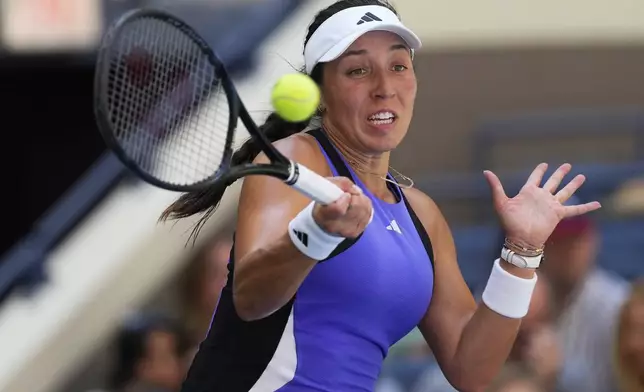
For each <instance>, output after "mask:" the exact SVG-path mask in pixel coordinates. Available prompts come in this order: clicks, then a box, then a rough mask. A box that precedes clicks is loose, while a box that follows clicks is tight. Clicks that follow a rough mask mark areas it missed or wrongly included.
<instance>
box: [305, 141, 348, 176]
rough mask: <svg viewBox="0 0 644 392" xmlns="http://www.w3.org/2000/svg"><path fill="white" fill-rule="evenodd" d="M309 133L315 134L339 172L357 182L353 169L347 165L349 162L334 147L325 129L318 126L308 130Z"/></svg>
mask: <svg viewBox="0 0 644 392" xmlns="http://www.w3.org/2000/svg"><path fill="white" fill-rule="evenodd" d="M308 134H309V135H311V136H313V137H314V138H315V139H316V140H317V141H318V143H320V146H321V147H322V149H323V150H324V152H326V155H327V156H328V157H329V159H330V160H331V163H332V164H333V166H334V167H335V170H337V171H338V174H339V175H340V176H342V177H346V178H348V179H350V180H351V181H353V182H356V181H355V179H354V178H353V176H352V175H351V171H350V170H349V168H348V167H347V164H346V163H345V162H344V160H343V159H342V158H341V157H340V154H339V153H338V150H336V149H335V147H333V145H332V144H331V141H330V140H329V138H328V137H327V136H326V134H325V133H324V131H323V130H322V129H321V128H316V129H312V130H310V131H308Z"/></svg>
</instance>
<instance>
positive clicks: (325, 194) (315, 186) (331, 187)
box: [286, 162, 344, 205]
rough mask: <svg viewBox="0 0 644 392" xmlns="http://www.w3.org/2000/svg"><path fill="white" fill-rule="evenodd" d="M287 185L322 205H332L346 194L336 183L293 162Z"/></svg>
mask: <svg viewBox="0 0 644 392" xmlns="http://www.w3.org/2000/svg"><path fill="white" fill-rule="evenodd" d="M286 183H287V184H288V185H290V186H292V187H293V188H295V189H297V190H298V191H300V192H301V193H303V194H305V195H306V196H308V197H309V198H310V199H312V200H315V201H316V202H318V203H320V204H325V205H326V204H331V203H333V202H334V201H336V200H338V199H339V198H340V197H342V195H343V194H344V192H343V191H342V190H341V189H340V188H339V187H338V186H337V185H335V184H334V183H332V182H331V181H329V180H327V179H326V178H324V177H322V176H321V175H319V174H317V173H316V172H314V171H312V170H310V169H309V168H307V167H306V166H303V165H300V164H299V163H297V162H291V175H290V177H289V179H288V180H287V181H286Z"/></svg>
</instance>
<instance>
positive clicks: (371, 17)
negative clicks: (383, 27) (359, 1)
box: [357, 12, 382, 25]
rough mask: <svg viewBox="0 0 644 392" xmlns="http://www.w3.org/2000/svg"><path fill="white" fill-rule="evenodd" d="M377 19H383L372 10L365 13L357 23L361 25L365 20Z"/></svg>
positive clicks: (379, 20)
mask: <svg viewBox="0 0 644 392" xmlns="http://www.w3.org/2000/svg"><path fill="white" fill-rule="evenodd" d="M375 21H378V22H382V19H380V18H379V17H377V16H376V15H374V14H372V13H371V12H367V13H366V14H364V16H363V17H362V18H360V20H359V21H358V23H357V24H359V25H361V24H363V23H365V22H375Z"/></svg>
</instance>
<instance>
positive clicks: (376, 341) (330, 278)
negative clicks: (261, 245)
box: [279, 132, 434, 392]
mask: <svg viewBox="0 0 644 392" xmlns="http://www.w3.org/2000/svg"><path fill="white" fill-rule="evenodd" d="M320 133H321V132H319V133H318V134H314V136H316V138H317V139H318V143H319V144H320V148H321V149H322V152H323V153H324V156H325V157H326V160H327V163H328V164H329V166H330V167H331V170H332V172H333V174H334V175H335V176H339V175H343V173H344V175H346V173H347V171H348V172H349V174H350V175H351V177H352V179H353V181H354V182H355V183H356V185H358V186H359V187H360V188H362V190H363V191H364V192H365V194H366V195H367V196H368V197H369V198H370V199H371V201H372V203H373V207H374V218H373V221H372V222H371V224H369V226H368V227H367V228H366V230H365V232H364V233H363V235H362V236H361V237H359V239H358V240H357V241H356V242H355V243H354V244H352V245H351V246H350V247H349V248H348V249H346V250H345V251H344V252H342V253H340V254H339V255H337V256H334V257H332V258H330V259H328V260H326V261H324V262H321V263H320V264H319V265H317V266H316V267H315V268H314V269H313V271H312V272H311V273H310V275H309V276H308V277H307V278H306V280H305V281H304V283H303V284H302V286H301V287H300V289H299V290H298V293H297V295H296V298H295V302H294V305H293V312H292V314H293V328H294V329H293V332H294V338H295V346H296V354H297V369H296V371H295V375H294V377H293V379H292V381H291V382H289V383H288V384H286V385H285V386H283V387H282V388H281V389H279V390H280V391H284V392H286V391H304V390H309V389H307V386H308V387H310V388H311V389H310V390H319V391H372V390H373V388H374V386H375V383H376V381H377V378H378V375H379V373H380V369H381V365H382V362H383V360H384V358H385V356H386V355H387V351H388V349H389V347H390V346H391V345H393V344H394V343H396V342H397V341H398V340H400V339H401V338H402V337H404V336H405V335H406V334H407V333H409V332H410V331H411V330H412V329H413V328H414V327H416V325H417V324H418V323H419V321H420V320H421V318H422V317H423V315H424V314H425V312H426V311H427V308H428V306H429V304H430V301H431V297H432V289H433V283H434V274H433V267H432V260H430V255H428V249H426V246H425V245H424V244H423V241H422V240H421V235H419V229H421V230H422V227H417V225H415V224H414V222H413V220H412V217H411V215H410V211H409V208H410V207H408V203H407V202H406V200H405V198H404V195H403V194H402V191H401V189H400V188H399V187H398V186H395V187H394V188H395V189H393V190H394V192H395V193H397V199H398V201H397V202H396V203H395V204H391V203H387V202H384V201H382V200H380V199H378V198H376V197H375V196H374V195H373V194H372V193H371V192H369V190H368V189H367V188H366V186H365V185H364V184H363V183H362V182H361V181H360V179H359V178H358V176H357V175H356V174H355V173H354V172H353V171H352V170H351V168H350V166H349V165H347V163H346V161H344V159H343V158H342V156H341V155H340V154H339V153H338V151H337V150H335V148H334V147H333V146H331V145H330V143H329V142H328V139H326V138H325V137H324V135H320ZM322 137H324V140H323V139H321V138H322ZM325 145H326V149H325V148H324V146H325ZM334 155H335V157H334V159H332V158H331V157H332V156H334ZM334 161H335V163H334ZM337 166H341V168H339V167H337ZM412 214H413V211H412ZM423 234H424V233H423ZM429 247H430V248H431V245H430V246H429Z"/></svg>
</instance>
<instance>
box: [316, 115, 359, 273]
mask: <svg viewBox="0 0 644 392" xmlns="http://www.w3.org/2000/svg"><path fill="white" fill-rule="evenodd" d="M308 134H309V135H311V136H313V137H314V138H315V139H316V140H317V141H318V143H320V146H321V147H322V149H323V150H324V152H326V154H327V156H328V157H329V159H330V160H331V163H332V164H333V166H334V167H335V169H336V170H337V171H338V174H339V175H341V176H343V177H346V178H348V179H350V180H351V181H353V182H354V183H355V182H356V181H355V179H354V178H353V176H352V175H351V171H349V168H348V167H347V165H346V164H345V163H344V160H343V159H342V158H340V154H339V153H338V151H337V150H336V149H335V147H333V145H332V144H331V142H330V141H329V138H327V136H326V134H325V133H324V131H323V130H322V129H320V128H316V129H312V130H310V131H308ZM360 237H362V234H360V235H359V236H358V237H357V238H353V239H351V238H347V239H346V240H344V241H342V242H341V243H340V245H338V247H337V248H335V250H334V251H333V252H332V253H331V255H330V256H329V257H327V258H326V259H324V260H322V261H320V262H321V263H322V262H324V261H326V260H328V259H331V258H333V257H335V256H337V255H339V254H340V253H342V252H344V251H345V250H347V249H349V248H350V247H351V246H352V245H353V244H355V243H356V242H357V241H358V240H359V239H360Z"/></svg>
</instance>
